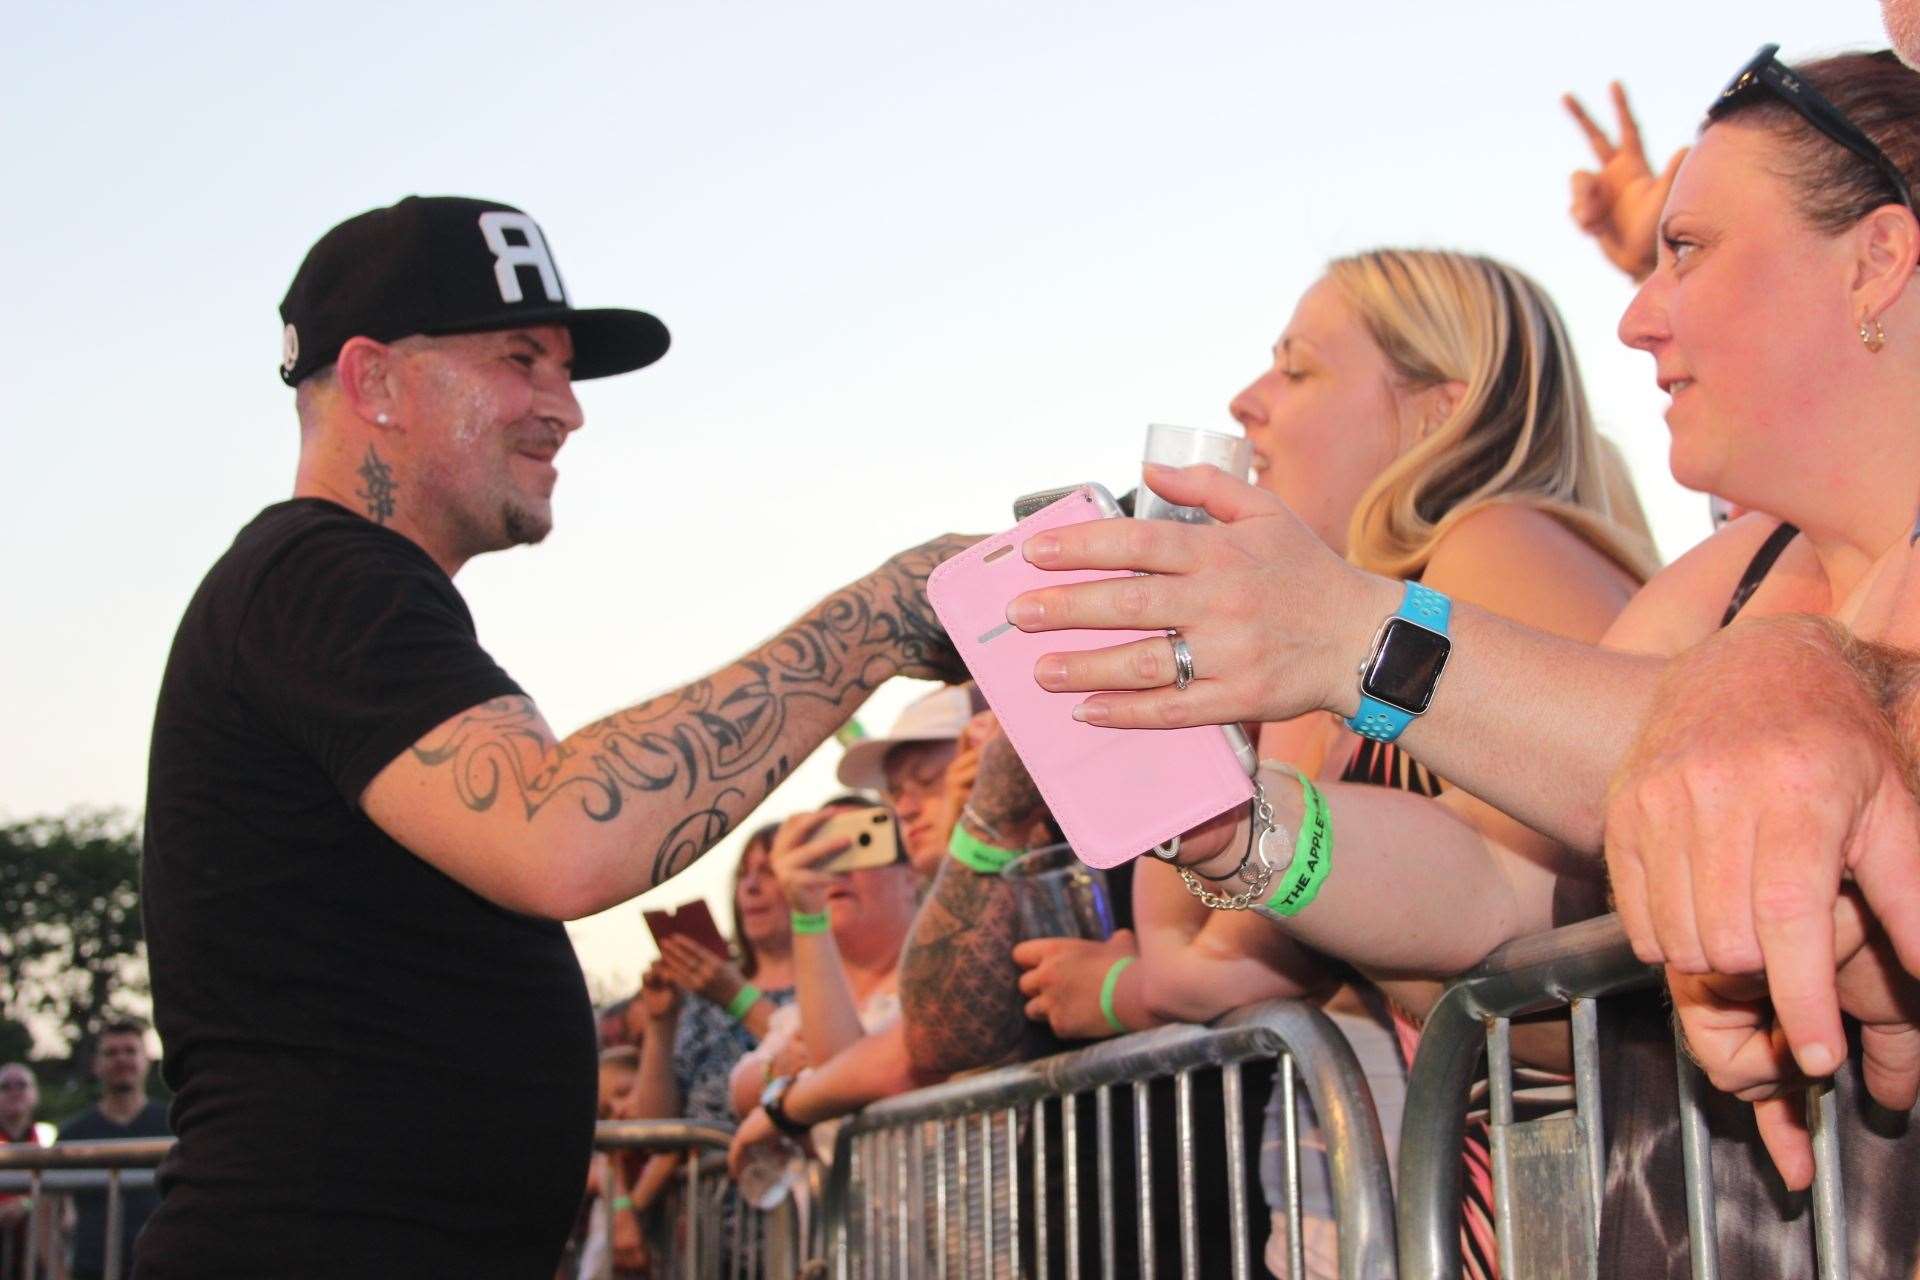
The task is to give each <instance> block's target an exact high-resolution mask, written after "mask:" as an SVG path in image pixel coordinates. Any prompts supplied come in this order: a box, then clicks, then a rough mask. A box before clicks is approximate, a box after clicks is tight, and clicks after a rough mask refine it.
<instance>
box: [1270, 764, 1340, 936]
mask: <svg viewBox="0 0 1920 1280" xmlns="http://www.w3.org/2000/svg"><path fill="white" fill-rule="evenodd" d="M1294 776H1295V777H1297V778H1299V779H1300V799H1301V801H1302V802H1303V808H1302V811H1301V814H1300V836H1299V838H1298V839H1297V840H1295V841H1294V845H1293V861H1292V862H1289V863H1288V864H1287V869H1286V870H1285V871H1283V872H1281V873H1280V877H1279V879H1278V880H1277V881H1275V883H1274V888H1273V895H1272V896H1271V897H1269V898H1268V899H1267V910H1269V911H1271V912H1273V913H1274V914H1275V915H1280V916H1297V915H1299V914H1300V913H1301V912H1302V911H1304V910H1306V908H1307V907H1308V906H1309V905H1310V904H1311V903H1312V902H1313V900H1314V898H1315V897H1317V896H1318V895H1319V893H1320V886H1321V885H1323V884H1325V883H1326V882H1327V874H1328V873H1329V872H1330V871H1332V870H1333V819H1332V817H1331V816H1330V815H1329V814H1328V813H1327V798H1326V797H1325V796H1323V795H1321V794H1320V788H1318V787H1316V786H1314V785H1313V783H1311V782H1309V781H1308V780H1307V777H1306V775H1305V774H1300V773H1296V774H1295V775H1294Z"/></svg>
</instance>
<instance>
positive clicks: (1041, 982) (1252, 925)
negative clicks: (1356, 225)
mask: <svg viewBox="0 0 1920 1280" xmlns="http://www.w3.org/2000/svg"><path fill="white" fill-rule="evenodd" d="M1230 411H1231V413H1232V414H1233V416H1234V418H1235V419H1237V420H1238V421H1239V422H1240V424H1241V425H1242V426H1243V427H1244V428H1245V429H1246V432H1247V436H1248V439H1249V440H1250V441H1251V442H1252V445H1253V449H1254V470H1255V474H1256V483H1257V484H1258V485H1259V486H1260V487H1261V488H1262V489H1264V490H1266V491H1267V492H1269V493H1272V494H1275V495H1276V496H1278V497H1279V498H1281V499H1282V500H1283V501H1285V502H1286V503H1287V505H1288V506H1289V507H1290V508H1291V509H1293V510H1295V511H1297V512H1299V513H1300V515H1301V517H1302V519H1303V520H1304V521H1305V522H1306V523H1307V524H1308V526H1309V527H1310V528H1311V529H1312V530H1313V532H1314V533H1315V534H1317V535H1318V536H1319V537H1320V538H1321V539H1322V540H1323V541H1324V542H1325V543H1326V544H1327V545H1328V546H1329V547H1330V548H1332V549H1333V550H1334V551H1336V552H1337V553H1339V554H1341V555H1342V556H1344V557H1345V558H1346V559H1347V560H1348V561H1350V562H1351V563H1353V564H1356V565H1360V566H1363V567H1365V568H1367V569H1370V570H1374V571H1376V572H1392V573H1396V574H1400V575H1403V576H1409V577H1415V578H1420V579H1421V580H1423V581H1425V582H1428V583H1430V584H1432V585H1433V586H1434V587H1435V588H1436V589H1439V590H1444V591H1446V592H1448V593H1450V594H1452V595H1453V596H1455V597H1456V598H1461V599H1472V600H1476V601H1478V602H1479V603H1481V604H1482V605H1484V606H1485V607H1487V608H1489V609H1492V610H1494V611H1496V612H1498V613H1500V614H1501V615H1503V616H1506V617H1510V618H1513V619H1515V620H1517V621H1520V622H1524V623H1527V624H1529V625H1533V626H1537V627H1541V628H1543V629H1545V630H1548V631H1551V632H1554V633H1556V634H1560V635H1566V636H1569V637H1572V638H1575V639H1579V640H1584V641H1587V642H1593V641H1596V640H1598V639H1599V638H1600V636H1601V635H1602V634H1603V633H1604V632H1605V631H1606V629H1607V627H1608V626H1609V625H1610V624H1611V623H1612V621H1613V619H1614V618H1615V616H1616V615H1617V614H1618V613H1619V612H1620V610H1621V608H1622V607H1624V606H1625V604H1626V602H1627V601H1628V600H1629V599H1630V598H1631V597H1632V596H1633V594H1634V593H1635V592H1636V591H1637V590H1638V589H1639V588H1640V586H1641V585H1642V584H1643V583H1644V582H1645V581H1646V580H1647V578H1648V577H1649V576H1651V574H1652V572H1653V571H1654V568H1655V567H1656V566H1655V563H1654V557H1653V554H1652V550H1651V544H1650V542H1649V540H1648V539H1647V537H1646V532H1645V523H1644V519H1643V518H1642V517H1641V515H1640V511H1639V506H1638V503H1637V501H1636V500H1635V498H1634V496H1633V492H1632V488H1631V485H1630V484H1629V483H1628V482H1627V481H1626V479H1625V473H1624V469H1623V468H1622V467H1621V465H1620V463H1619V460H1618V457H1617V455H1615V454H1613V453H1612V452H1611V450H1610V449H1609V447H1608V446H1607V445H1606V443H1605V442H1604V441H1603V440H1602V439H1601V437H1600V436H1599V434H1598V432H1596V431H1595V429H1594V426H1593V422H1592V417H1591V414H1590V412H1589V409H1588V406H1587V400H1586V394H1585V390H1584V388H1583V386H1582V384H1581V379H1580V373H1579V368H1578V365H1577V363H1576V361H1575V359H1574V355H1573V350H1572V346H1571V344H1570V343H1569V341H1568V339H1567V336H1566V333H1565V330H1564V327H1563V325H1562V323H1561V320H1560V316H1559V314H1558V312H1557V311H1556V309H1555V308H1554V306H1553V303H1552V301H1551V300H1550V299H1549V298H1548V297H1547V295H1546V293H1545V292H1544V291H1543V290H1542V289H1541V288H1540V287H1539V286H1538V285H1537V284H1535V283H1534V282H1533V281H1532V280H1530V279H1528V278H1527V277H1526V276H1525V275H1523V274H1522V273H1521V272H1519V271H1516V270H1514V269H1513V268H1511V267H1509V266H1506V265H1505V264H1503V263H1499V262H1496V261H1493V260H1491V259H1488V258H1483V257H1476V256H1473V255H1468V254H1461V253H1448V252H1441V251H1434V250H1404V249H1378V250H1372V251H1369V252H1366V253H1360V254H1355V255H1353V256H1351V257H1346V258H1341V259H1337V260H1335V261H1334V262H1332V263H1331V264H1329V266H1328V269H1327V272H1326V275H1325V276H1324V277H1323V278H1322V279H1321V280H1319V281H1318V282H1317V283H1315V284H1314V285H1313V287H1312V288H1310V289H1308V290H1307V292H1306V293H1305V295H1304V296H1302V298H1301V299H1300V302H1299V304H1298V306H1297V307H1296V309H1295V311H1294V314H1293V317H1292V319H1291V320H1290V321H1289V323H1288V325H1287V327H1286V330H1285V332H1284V333H1283V334H1282V335H1281V337H1280V339H1279V341H1278V342H1276V343H1275V344H1274V347H1273V352H1272V356H1271V361H1270V364H1269V366H1268V367H1267V368H1266V369H1265V370H1263V371H1262V372H1261V374H1260V376H1259V377H1257V378H1255V379H1254V380H1253V382H1252V383H1250V384H1249V385H1248V386H1247V387H1245V388H1244V389H1242V390H1241V391H1240V392H1239V394H1238V395H1236V396H1235V397H1234V399H1233V401H1232V403H1231V405H1230ZM1260 745H1261V754H1262V756H1263V757H1265V758H1268V759H1280V760H1284V761H1287V762H1289V763H1291V764H1293V765H1295V766H1297V767H1299V768H1301V769H1302V770H1305V771H1307V772H1308V773H1309V774H1311V775H1313V776H1315V777H1319V778H1325V779H1328V780H1344V781H1347V782H1351V783H1358V784H1368V785H1373V786H1380V787H1387V788H1393V789H1396V790H1401V791H1408V792H1412V793H1414V794H1417V795H1422V796H1437V795H1440V794H1442V792H1443V791H1444V792H1445V793H1446V795H1447V799H1446V800H1445V803H1446V804H1448V805H1450V806H1453V807H1454V809H1455V811H1456V812H1458V813H1460V814H1461V815H1462V816H1463V818H1464V819H1465V820H1466V821H1469V822H1481V823H1487V824H1491V826H1492V829H1493V830H1494V831H1495V833H1496V834H1498V835H1500V836H1503V837H1506V838H1508V839H1509V840H1512V841H1514V842H1515V843H1521V842H1523V841H1524V842H1527V843H1528V844H1529V846H1530V850H1531V849H1537V852H1538V856H1541V857H1553V856H1554V851H1553V850H1552V849H1551V847H1550V846H1548V845H1547V844H1546V842H1543V841H1536V840H1531V839H1530V837H1529V835H1528V834H1527V833H1521V832H1517V831H1516V830H1515V827H1514V824H1513V823H1512V822H1511V821H1510V820H1508V819H1506V818H1505V817H1504V816H1502V815H1500V814H1499V813H1498V812H1497V811H1494V810H1491V809H1488V808H1487V807H1486V806H1484V805H1481V804H1479V803H1478V802H1477V801H1475V800H1474V799H1473V798H1472V797H1471V796H1469V795H1467V794H1466V793H1464V792H1459V791H1456V790H1453V789H1452V788H1449V787H1447V786H1446V784H1445V783H1443V782H1442V780H1441V779H1440V778H1439V777H1437V776H1435V775H1433V774H1432V773H1430V772H1429V771H1427V770H1426V769H1425V768H1423V767H1422V766H1421V765H1420V764H1419V763H1418V762H1416V761H1414V760H1413V759H1411V758H1410V757H1406V756H1404V755H1402V754H1400V753H1399V752H1398V751H1397V750H1396V749H1395V748H1394V747H1393V746H1391V745H1388V744H1382V743H1378V742H1374V741H1371V740H1369V739H1366V738H1362V737H1359V736H1358V735H1356V734H1354V733H1353V732H1352V731H1351V730H1349V729H1348V728H1347V727H1346V726H1345V725H1344V724H1343V723H1341V722H1340V721H1338V720H1336V719H1334V718H1333V717H1330V716H1326V715H1324V714H1313V715H1309V716H1306V717H1303V718H1301V719H1298V720H1295V721H1292V722H1290V723H1286V724H1274V725H1269V726H1267V728H1266V730H1265V731H1264V732H1263V733H1262V735H1261V744H1260ZM1595 893H1596V896H1597V884H1596V886H1595ZM1133 896H1134V913H1135V920H1136V923H1137V927H1138V931H1139V956H1138V960H1137V962H1135V963H1133V964H1131V965H1128V966H1123V967H1120V968H1118V969H1116V968H1115V967H1114V966H1115V965H1116V963H1117V960H1116V957H1115V955H1114V954H1113V952H1114V949H1115V946H1116V943H1115V942H1106V943H1089V942H1079V941H1069V940H1061V939H1050V940H1044V941H1037V942H1025V943H1022V944H1021V946H1020V948H1018V949H1017V950H1016V952H1015V958H1016V959H1019V960H1021V961H1023V962H1024V963H1026V964H1028V965H1029V966H1030V970H1029V972H1028V974H1027V975H1026V976H1025V978H1024V979H1023V980H1022V988H1023V990H1024V991H1025V992H1026V993H1027V995H1028V996H1029V997H1030V998H1031V1004H1030V1005H1029V1009H1030V1012H1031V1013H1033V1014H1037V1015H1041V1016H1045V1017H1046V1018H1047V1019H1048V1021H1049V1022H1050V1023H1051V1025H1052V1028H1053V1030H1054V1031H1055V1033H1056V1034H1060V1035H1063V1036H1075V1037H1080V1036H1092V1035H1102V1034H1106V1033H1107V1031H1108V1030H1109V1029H1110V1027H1113V1026H1115V1025H1118V1026H1124V1027H1126V1028H1127V1029H1128V1030H1140V1029H1143V1028H1145V1027H1148V1026H1157V1025H1162V1024H1164V1023H1167V1022H1173V1021H1190V1022H1205V1021H1209V1020H1211V1019H1212V1018H1214V1017H1216V1016H1218V1015H1219V1014H1222V1013H1224V1012H1226V1011H1227V1010H1229V1009H1231V1008H1234V1007H1237V1006H1240V1005H1245V1004H1250V1003H1253V1002H1255V1001H1258V1000H1262V999H1269V998H1274V997H1285V996H1297V995H1300V994H1303V993H1304V992H1309V991H1318V992H1321V993H1329V992H1330V994H1327V1000H1326V1007H1327V1009H1328V1011H1329V1013H1330V1014H1331V1015H1332V1016H1333V1017H1334V1018H1335V1020H1336V1022H1337V1023H1338V1025H1339V1026H1340V1027H1341V1029H1342V1031H1343V1032H1344V1033H1345V1034H1346V1036H1347V1038H1348V1040H1349V1042H1350V1043H1351V1044H1353V1046H1354V1047H1355V1050H1356V1052H1357V1053H1358V1054H1359V1055H1360V1058H1361V1061H1362V1065H1363V1067H1364V1068H1365V1069H1366V1070H1367V1072H1368V1075H1369V1078H1370V1080H1371V1081H1372V1083H1373V1087H1374V1091H1375V1095H1376V1100H1377V1102H1378V1103H1379V1104H1380V1105H1381V1114H1382V1118H1383V1121H1384V1122H1385V1123H1384V1128H1385V1136H1386V1138H1387V1141H1388V1143H1389V1145H1390V1147H1391V1146H1392V1145H1393V1144H1394V1143H1395V1141H1396V1137H1397V1123H1396V1122H1395V1121H1396V1117H1397V1115H1398V1110H1399V1108H1398V1102H1399V1097H1400V1095H1401V1094H1403V1093H1404V1087H1405V1068H1404V1065H1403V1060H1404V1057H1405V1056H1406V1055H1408V1054H1410V1052H1411V1045H1412V1042H1413V1038H1414V1036H1415V1034H1416V1033H1415V1032H1414V1030H1413V1026H1414V1024H1413V1023H1412V1022H1411V1021H1410V1020H1409V1019H1407V1018H1406V1017H1405V1016H1403V1015H1400V1014H1398V1013H1397V1011H1391V1010H1390V1009H1389V1007H1388V1004H1387V1002H1386V1001H1384V1000H1383V999H1382V998H1381V994H1380V991H1379V990H1378V989H1376V988H1374V987H1373V986H1372V985H1371V984H1368V983H1365V982H1347V981H1346V980H1345V979H1346V978H1347V977H1349V976H1350V975H1349V974H1348V973H1347V971H1346V970H1345V969H1344V966H1341V965H1338V964H1329V963H1327V962H1326V961H1325V960H1324V959H1322V958H1320V957H1316V956H1314V955H1312V954H1310V953H1306V952H1303V951H1302V949H1301V948H1299V947H1298V946H1297V945H1295V944H1293V943H1292V942H1291V941H1290V940H1289V939H1288V938H1287V937H1286V936H1285V935H1284V934H1281V933H1279V932H1278V931H1276V930H1274V929H1273V928H1271V927H1270V926H1268V925H1267V924H1266V923H1265V922H1264V921H1260V920H1258V919H1247V918H1245V917H1244V916H1240V915H1238V914H1237V913H1230V912H1209V911H1208V910H1207V909H1206V908H1205V907H1203V906H1201V905H1200V903H1199V902H1198V901H1197V900H1195V899H1194V898H1192V897H1191V896H1189V894H1188V893H1187V891H1186V889H1185V888H1184V887H1183V886H1182V884H1181V882H1180V880H1179V879H1178V877H1177V876H1176V875H1175V874H1174V872H1173V870H1172V869H1171V868H1169V867H1166V866H1162V865H1158V864H1155V863H1153V862H1152V861H1150V860H1148V861H1143V862H1142V863H1141V864H1140V865H1139V867H1138V868H1137V870H1136V871H1135V876H1134V892H1133ZM1109 973H1114V974H1116V980H1115V981H1114V982H1113V983H1112V984H1111V987H1108V984H1107V983H1106V981H1105V979H1106V976H1107V974H1109ZM1425 985H1426V986H1428V987H1430V984H1425ZM1103 990H1104V991H1106V992H1107V997H1108V998H1107V1000H1106V1001H1105V1005H1104V1007H1103V1005H1102V1003H1101V1002H1100V1001H1099V1000H1098V999H1097V998H1096V993H1100V992H1102V991H1103ZM1388 990H1389V992H1390V993H1391V995H1392V996H1393V997H1394V998H1395V999H1396V1001H1398V1002H1399V1003H1400V1004H1402V1005H1404V1006H1411V1007H1418V1006H1420V1005H1423V1004H1424V1003H1425V1002H1426V1001H1427V1000H1428V999H1430V998H1431V991H1430V990H1422V991H1419V992H1415V991H1414V990H1413V989H1412V988H1411V987H1409V986H1407V985H1406V984H1401V983H1391V984H1389V985H1388ZM1106 1008H1111V1009H1113V1010H1114V1013H1113V1014H1112V1015H1111V1016H1110V1015H1108V1014H1107V1013H1106V1012H1105V1009H1106ZM1396 1032H1397V1033H1398V1036H1399V1040H1398V1042H1396ZM1467 1159H1468V1161H1469V1164H1470V1166H1471V1167H1472V1169H1474V1170H1479V1171H1484V1170H1485V1169H1486V1167H1487V1156H1486V1144H1485V1140H1484V1136H1483V1134H1476V1137H1475V1140H1474V1141H1473V1143H1472V1144H1471V1148H1470V1151H1469V1153H1468V1156H1467ZM1307 1173H1308V1187H1307V1193H1308V1197H1309V1206H1310V1221H1309V1223H1308V1231H1307V1234H1308V1260H1309V1273H1310V1274H1313V1275H1321V1274H1332V1267H1333V1265H1334V1262H1333V1233H1332V1213H1331V1204H1330V1201H1329V1200H1328V1198H1327V1195H1326V1187H1325V1179H1324V1173H1323V1171H1322V1169H1321V1168H1320V1167H1319V1166H1316V1167H1314V1168H1310V1169H1309V1170H1308V1171H1307ZM1269 1183H1270V1185H1269V1187H1268V1196H1269V1202H1270V1203H1273V1204H1283V1203H1284V1201H1283V1200H1281V1199H1278V1198H1276V1197H1277V1195H1278V1189H1279V1182H1278V1179H1277V1174H1276V1175H1275V1176H1273V1177H1270V1178H1269ZM1474 1185H1475V1186H1476V1187H1477V1188H1478V1189H1479V1190H1482V1191H1484V1189H1485V1186H1484V1179H1477V1180H1475V1181H1474ZM1488 1203H1489V1202H1488V1201H1487V1200H1486V1198H1485V1197H1484V1196H1480V1197H1477V1198H1476V1199H1475V1200H1474V1201H1473V1203H1472V1204H1471V1205H1470V1208H1469V1228H1470V1229H1469V1240H1470V1242H1469V1245H1468V1248H1469V1252H1470V1253H1477V1254H1479V1255H1480V1256H1479V1257H1478V1258H1476V1259H1474V1260H1473V1262H1472V1264H1471V1265H1470V1267H1469V1273H1470V1274H1475V1275H1481V1274H1490V1273H1491V1271H1492V1258H1491V1254H1490V1252H1489V1251H1488V1250H1487V1249H1486V1247H1485V1246H1486V1245H1487V1243H1488V1241H1489V1238H1490V1231H1491V1228H1490V1223H1491V1219H1490V1216H1488V1214H1487V1213H1486V1212H1485V1211H1486V1208H1487V1205H1488ZM1284 1238H1285V1237H1284V1232H1279V1233H1276V1238H1275V1244H1276V1245H1277V1244H1279V1243H1280V1242H1283V1241H1284ZM1272 1265H1273V1266H1274V1267H1275V1269H1276V1274H1285V1271H1284V1267H1285V1263H1284V1259H1280V1258H1276V1259H1274V1260H1272Z"/></svg>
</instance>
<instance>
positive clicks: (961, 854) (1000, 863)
mask: <svg viewBox="0 0 1920 1280" xmlns="http://www.w3.org/2000/svg"><path fill="white" fill-rule="evenodd" d="M947 852H948V853H950V854H952V855H953V858H954V861H956V862H958V863H960V864H961V865H962V866H966V867H971V868H972V869H973V870H975V871H978V872H979V873H980V874H981V875H983V876H997V875H999V874H1000V873H1001V872H1002V871H1004V870H1006V866H1007V864H1008V863H1009V862H1012V861H1013V860H1014V859H1015V858H1017V857H1019V856H1020V852H1021V851H1020V850H1018V849H1002V848H999V847H998V846H995V845H990V844H988V843H987V842H986V841H985V840H982V839H981V838H980V837H979V836H976V835H974V834H973V833H972V832H971V831H968V830H967V828H966V826H965V825H964V824H963V823H958V822H956V823H954V824H953V835H952V836H951V837H950V838H949V839H948V840H947Z"/></svg>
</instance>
